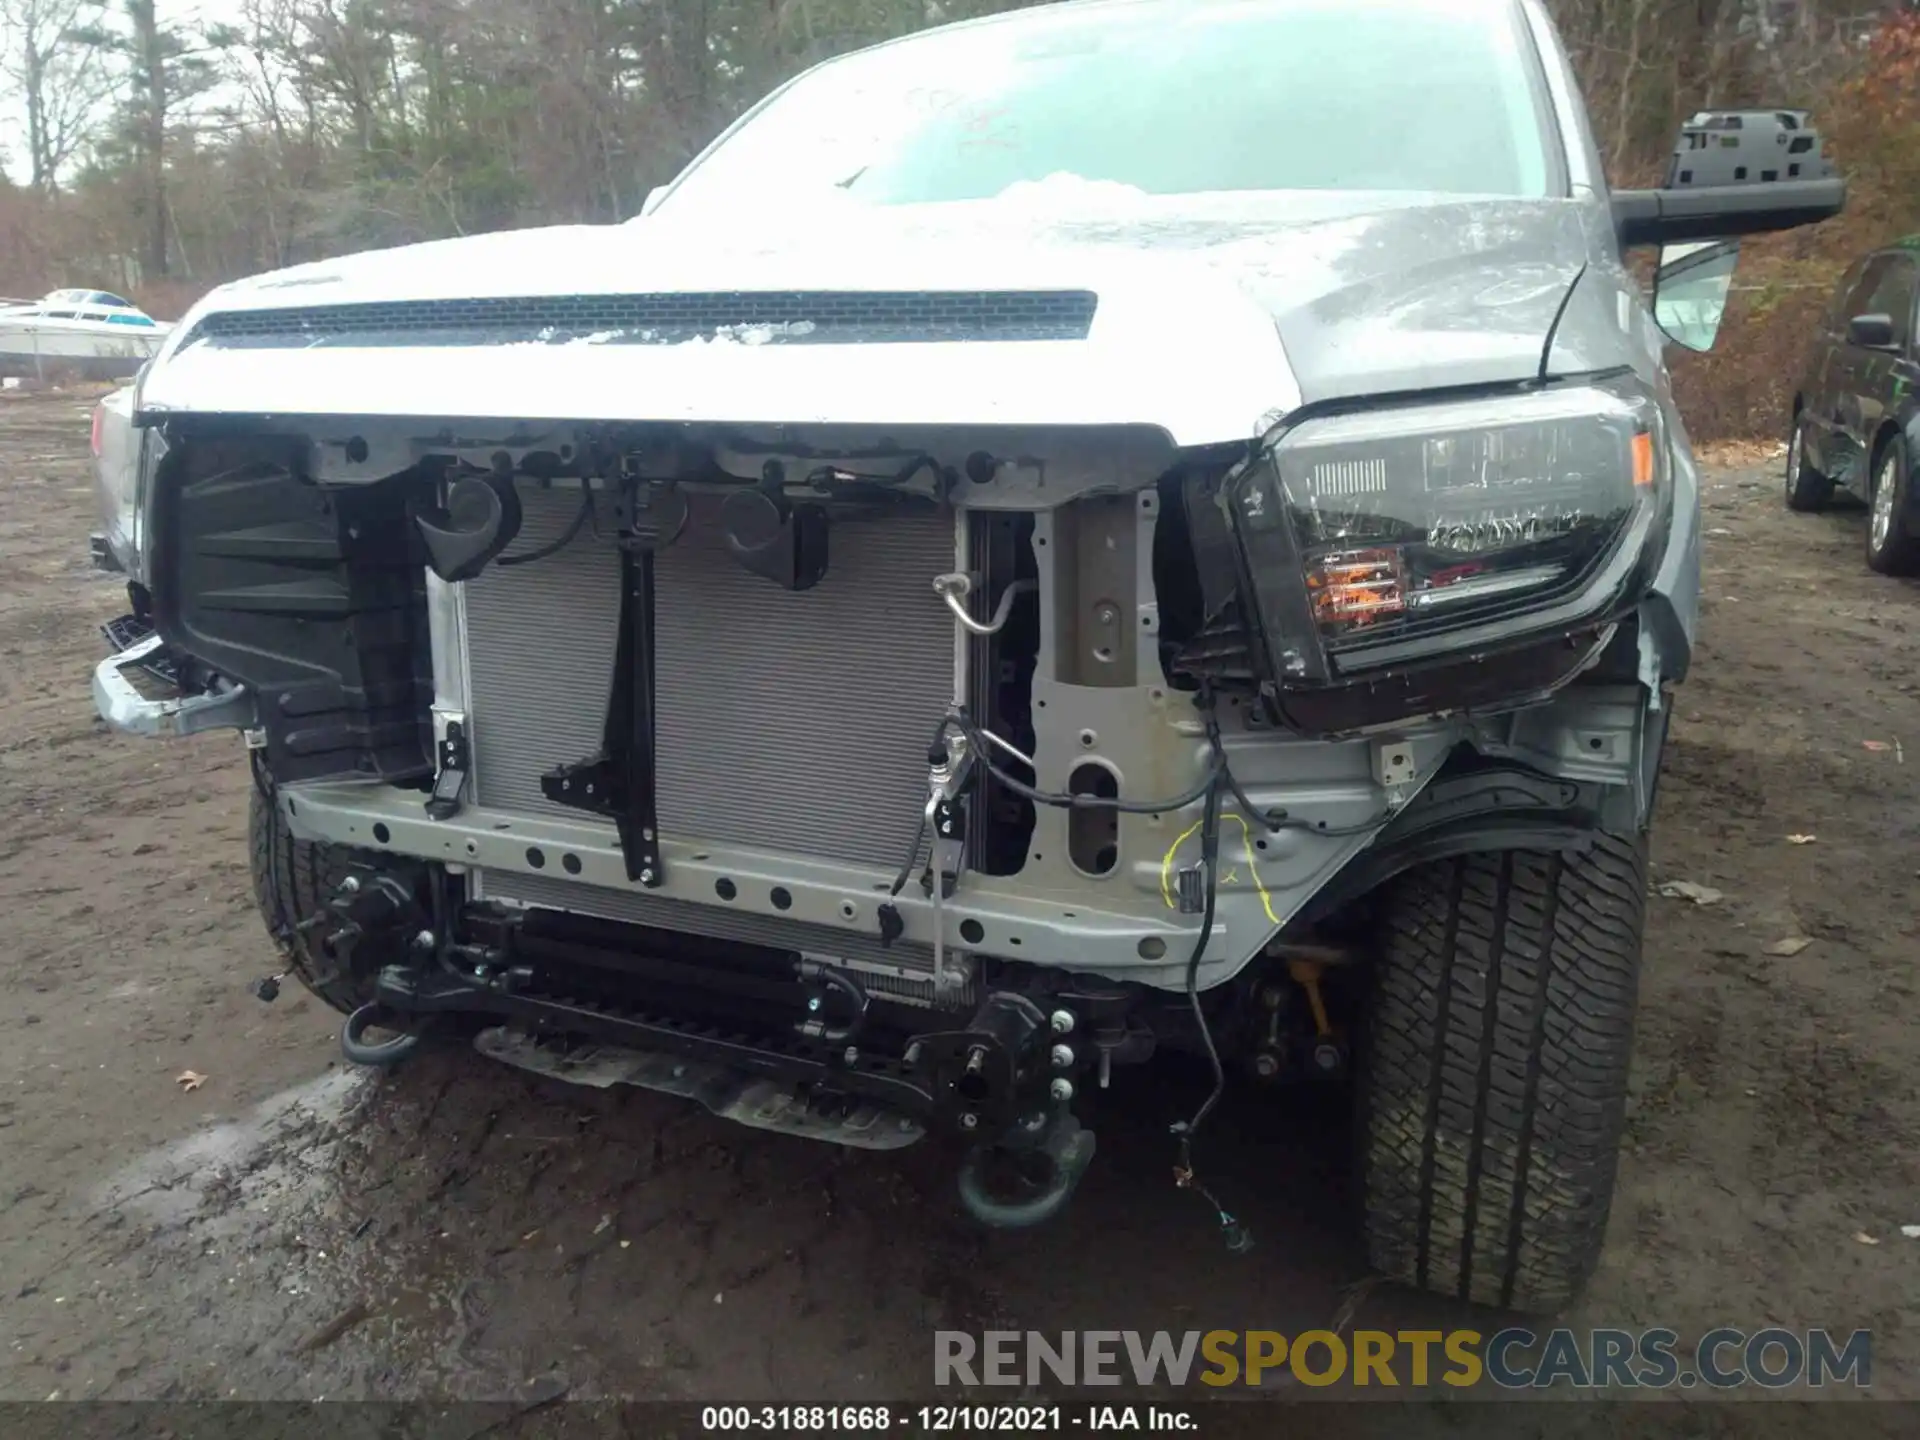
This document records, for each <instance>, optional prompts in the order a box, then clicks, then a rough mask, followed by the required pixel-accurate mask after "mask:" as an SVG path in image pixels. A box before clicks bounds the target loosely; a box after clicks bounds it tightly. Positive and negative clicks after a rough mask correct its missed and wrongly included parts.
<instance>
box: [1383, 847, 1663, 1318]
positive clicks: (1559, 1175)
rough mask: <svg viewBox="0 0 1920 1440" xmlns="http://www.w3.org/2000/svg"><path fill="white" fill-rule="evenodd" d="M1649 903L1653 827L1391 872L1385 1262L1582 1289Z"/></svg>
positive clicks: (1410, 1277)
mask: <svg viewBox="0 0 1920 1440" xmlns="http://www.w3.org/2000/svg"><path fill="white" fill-rule="evenodd" d="M1645 911H1646V845H1645V840H1644V838H1641V839H1637V840H1627V839H1622V838H1618V837H1614V836H1606V835H1597V836H1595V837H1594V839H1593V843H1592V846H1591V847H1590V848H1589V849H1588V850H1586V851H1584V852H1579V853H1570V854H1561V853H1557V852H1545V851H1541V852H1536V851H1528V850H1513V851H1505V852H1492V853H1486V854H1472V855H1466V856H1461V857H1458V858H1455V859H1449V860H1443V861H1439V862H1435V863H1434V864H1431V865H1427V866H1423V867H1420V868H1419V869H1416V870H1414V871H1411V872H1409V873H1408V874H1406V875H1405V876H1402V877H1401V878H1400V880H1398V881H1397V882H1396V883H1395V885H1394V886H1393V888H1392V889H1391V890H1390V891H1389V893H1388V895H1387V899H1386V910H1385V916H1384V921H1385V923H1384V927H1383V930H1384V935H1383V942H1384V943H1383V945H1382V950H1381V954H1380V959H1379V966H1378V970H1377V973H1376V977H1375V989H1374V995H1373V999H1372V1006H1371V1009H1370V1012H1369V1014H1368V1017H1367V1025H1366V1031H1365V1036H1364V1038H1363V1043H1362V1050H1361V1055H1360V1081H1361V1093H1360V1105H1361V1113H1360V1119H1361V1135H1360V1144H1361V1176H1362V1188H1363V1191H1364V1203H1365V1214H1366V1228H1367V1240H1368V1249H1369V1252H1370V1258H1371V1260H1372V1263H1373V1265H1374V1268H1375V1269H1377V1270H1378V1271H1380V1272H1381V1273H1383V1274H1385V1275H1387V1276H1389V1277H1391V1278H1394V1279H1398V1280H1403V1281H1406V1282H1408V1283H1410V1284H1414V1285H1418V1286H1421V1287H1423V1288H1426V1289H1431V1290H1435V1291H1439V1292H1441V1293H1443V1294H1447V1295H1451V1296H1457V1297H1459V1298H1461V1299H1464V1300H1471V1301H1475V1302H1478V1303H1482V1304H1489V1305H1502V1306H1508V1307H1512V1308H1517V1309H1521V1310H1527V1311H1533V1312H1550V1311H1557V1310H1559V1309H1562V1308H1564V1307H1565V1306H1566V1305H1567V1304H1569V1303H1570V1302H1571V1301H1572V1300H1573V1299H1574V1298H1575V1297H1576V1296H1577V1295H1578V1293H1579V1291H1580V1288H1581V1286H1582V1285H1584V1283H1585V1282H1586V1279H1587V1277H1588V1276H1589V1275H1590V1274H1591V1273H1592V1270H1593V1267H1594V1265H1595V1263H1596V1262H1597V1260H1598V1258H1599V1253H1600V1246H1601V1242H1602V1240H1603V1238H1604V1233H1605V1230H1606V1222H1607V1211H1608V1206H1609V1203H1610V1201H1611V1198H1612V1192H1613V1181H1614V1174H1615V1170H1616V1166H1617V1163H1618V1161H1617V1150H1618V1144H1619V1139H1620V1132H1621V1128H1622V1126H1623V1124H1624V1120H1625V1110H1626V1078H1627V1063H1628V1059H1629V1057H1630V1054H1631V1048H1632V1038H1633V1015H1634V1004H1635V993H1636V990H1637V986H1638V977H1639V965H1640V936H1641V929H1642V925H1643V922H1644V918H1645Z"/></svg>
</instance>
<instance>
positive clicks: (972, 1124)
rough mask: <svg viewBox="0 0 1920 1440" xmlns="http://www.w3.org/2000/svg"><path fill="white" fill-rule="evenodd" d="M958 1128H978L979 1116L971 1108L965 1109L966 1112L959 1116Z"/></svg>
mask: <svg viewBox="0 0 1920 1440" xmlns="http://www.w3.org/2000/svg"><path fill="white" fill-rule="evenodd" d="M960 1128H961V1129H962V1130H978V1129H979V1128H980V1117H979V1116H978V1115H976V1114H974V1113H973V1112H972V1111H971V1110H969V1111H967V1113H966V1114H964V1115H962V1116H961V1117H960Z"/></svg>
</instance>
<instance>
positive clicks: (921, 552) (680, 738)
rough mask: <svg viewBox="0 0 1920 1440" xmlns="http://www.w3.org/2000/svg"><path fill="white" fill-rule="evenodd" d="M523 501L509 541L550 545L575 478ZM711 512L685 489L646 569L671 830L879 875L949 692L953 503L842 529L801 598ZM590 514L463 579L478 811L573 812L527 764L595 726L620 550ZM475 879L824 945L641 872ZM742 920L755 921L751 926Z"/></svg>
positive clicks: (707, 927) (632, 913) (515, 890)
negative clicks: (555, 544)
mask: <svg viewBox="0 0 1920 1440" xmlns="http://www.w3.org/2000/svg"><path fill="white" fill-rule="evenodd" d="M522 504H523V510H524V520H523V523H522V527H521V532H520V537H519V539H518V540H516V541H515V542H514V544H513V545H512V546H511V547H509V553H510V554H511V553H516V552H518V553H524V552H525V551H528V550H531V549H534V548H535V547H537V546H540V545H543V544H545V543H548V542H549V541H551V540H553V539H557V538H558V537H559V536H560V535H561V534H562V533H563V532H564V531H565V529H566V527H567V526H568V524H569V523H570V522H571V521H572V520H573V519H574V517H575V515H576V514H577V512H578V509H579V506H580V492H579V491H578V490H575V489H552V490H532V489H531V488H528V489H525V490H523V493H522ZM599 508H600V509H601V510H603V511H604V510H606V509H607V508H608V507H606V506H604V505H602V506H600V507H599ZM712 516H713V506H712V505H711V504H709V503H704V497H699V498H696V501H695V507H694V515H693V520H692V523H691V524H690V525H689V527H688V530H687V533H686V534H684V535H683V536H682V537H681V538H680V540H679V541H678V542H677V543H676V544H674V545H672V546H670V547H669V548H668V549H666V550H664V551H662V552H661V553H660V554H659V556H658V557H657V559H656V562H655V579H654V585H655V620H654V644H655V656H656V659H655V676H656V684H655V689H656V695H657V710H658V715H657V729H656V764H657V772H658V773H657V813H658V816H659V821H660V832H661V835H662V838H663V839H665V840H667V841H669V842H686V843H690V844H696V845H697V844H713V845H741V846H750V847H752V848H754V849H759V850H770V851H776V852H777V851H782V850H787V851H792V852H795V853H798V854H804V855H806V856H809V857H813V858H818V859H828V860H842V861H848V862H855V863H861V864H866V865H872V866H876V867H883V868H885V869H887V870H892V869H893V868H895V867H896V866H898V865H899V864H900V863H901V861H902V860H903V859H904V858H905V856H906V851H907V847H908V845H909V844H910V843H911V842H912V839H913V834H914V829H915V827H916V824H917V822H918V818H919V814H920V810H921V808H922V806H923V805H924V804H925V799H926V743H927V738H928V736H929V734H930V733H931V731H932V727H933V725H934V723H935V721H937V720H938V718H939V716H940V714H941V712H942V711H943V710H944V709H945V708H946V706H947V704H948V703H949V701H950V699H951V695H952V687H953V654H954V634H953V622H952V618H951V616H950V615H949V614H948V612H947V610H946V609H945V607H944V605H943V604H942V602H941V600H940V598H939V597H938V596H937V595H936V594H935V593H934V591H933V586H932V581H933V577H934V576H935V575H938V574H941V573H943V572H946V571H949V570H952V569H953V568H954V522H953V518H952V516H951V515H950V514H932V513H919V512H906V511H902V512H899V513H890V514H886V515H884V516H882V517H880V518H876V519H871V520H861V521H857V522H846V523H836V525H835V526H834V529H833V532H832V536H831V542H830V552H829V553H830V558H829V564H828V570H827V575H826V577H825V578H824V579H823V580H822V581H821V582H820V583H819V584H818V585H817V586H815V587H814V588H813V589H811V590H805V591H799V592H793V591H787V590H783V589H781V588H780V587H779V586H777V585H775V584H774V583H773V582H772V581H769V580H767V579H764V578H763V577H761V576H759V575H755V574H753V573H751V572H749V571H748V570H746V569H745V568H744V567H743V566H741V565H740V564H739V563H738V562H736V561H735V560H734V559H733V558H732V556H731V555H729V554H728V553H727V551H726V549H725V547H724V542H723V540H722V538H721V536H720V533H719V531H718V529H717V527H716V526H715V525H714V524H713V523H712ZM601 526H602V529H603V530H604V531H605V532H606V533H604V534H595V533H594V531H593V529H592V528H591V527H588V528H586V529H583V531H582V533H581V534H580V536H579V537H578V538H577V539H576V540H575V541H574V542H573V543H572V544H571V545H569V546H568V547H567V548H566V549H564V550H562V551H561V552H560V553H559V554H557V555H554V556H552V557H550V558H548V559H544V560H538V561H535V562H534V563H532V564H529V565H524V566H515V567H511V568H506V569H503V568H501V567H500V566H498V565H494V566H491V567H489V568H488V569H487V570H486V572H485V573H484V574H482V575H481V576H480V577H479V578H477V579H475V580H472V581H469V582H467V586H466V616H467V660H468V683H469V689H470V694H469V708H470V715H471V720H472V735H473V750H474V758H473V764H474V770H473V784H474V793H475V797H476V799H477V800H478V801H479V802H480V803H482V804H484V805H487V806H490V807H497V808H500V809H504V810H509V811H518V812H522V813H542V814H563V815H567V816H570V817H571V818H574V819H579V818H580V817H581V812H579V811H574V810H568V809H566V808H564V807H561V806H556V805H554V804H552V803H551V802H550V801H548V800H547V799H546V797H545V796H543V795H542V794H541V793H540V775H541V774H542V772H544V771H546V770H548V769H550V768H552V767H553V766H554V765H557V764H563V763H567V762H571V761H576V760H581V759H584V758H586V757H587V756H588V755H590V754H592V753H593V752H594V751H596V750H597V749H599V748H600V744H601V740H602V731H603V726H604V723H605V717H606V706H607V698H608V693H609V687H610V684H611V681H612V678H613V677H612V666H613V658H614V647H615V644H616V642H617V640H618V628H619V616H620V595H619V585H620V561H619V551H618V549H617V548H616V547H615V545H614V543H613V539H612V533H611V526H610V523H609V522H607V521H602V522H601ZM612 828H613V827H612V824H611V822H609V823H608V830H609V833H611V831H612ZM483 883H484V891H485V893H486V894H487V895H488V896H490V897H492V898H495V899H503V900H514V899H519V900H521V901H522V902H523V903H532V904H545V905H555V904H564V905H565V906H566V908H570V909H576V910H582V911H587V912H590V913H599V914H605V915H609V916H612V917H615V918H620V919H627V920H633V921H636V922H639V923H643V924H655V925H659V926H662V927H663V928H669V929H675V930H685V931H694V932H696V933H704V934H713V935H718V936H722V937H724V938H736V939H742V940H747V939H756V940H759V941H760V943H768V944H784V945H789V946H792V947H793V948H805V949H813V948H814V947H815V945H817V944H818V941H819V938H820V937H815V936H813V935H810V934H802V933H800V932H802V931H803V930H810V929H811V928H812V927H802V926H798V925H794V924H791V923H789V922H783V921H780V920H777V919H773V918H770V917H757V916H749V915H747V914H744V913H737V912H732V911H729V910H727V909H725V908H724V907H721V906H715V905H708V904H689V903H687V902H685V901H679V902H675V901H669V900H664V899H662V898H659V897H656V896H653V895H651V894H648V893H647V892H644V891H641V890H640V889H639V888H638V887H635V889H634V890H633V891H632V892H631V893H629V892H626V891H615V890H609V891H604V892H602V891H600V890H598V888H597V887H592V886H587V885H583V884H579V883H577V882H575V883H566V882H561V881H559V880H557V879H555V880H551V881H548V880H546V879H545V878H544V877H532V876H519V875H513V874H509V873H505V872H489V873H488V874H487V876H486V877H485V879H484V882H483ZM743 925H744V926H746V928H748V929H751V930H753V931H755V932H763V933H756V934H755V935H752V936H749V935H747V934H743V933H741V930H742V926H743ZM789 932H791V933H789ZM781 936H784V937H785V938H779V937H781ZM856 939H857V937H853V936H843V937H841V940H842V943H843V944H845V943H848V942H852V941H854V940H856ZM808 942H812V943H808ZM906 948H907V947H904V946H896V947H894V948H893V950H892V951H890V952H888V953H889V954H890V956H891V957H892V958H893V961H894V963H900V962H901V961H902V960H906V961H907V962H908V963H913V961H912V960H911V959H910V958H909V957H908V956H907V955H904V954H902V951H903V950H905V949H906Z"/></svg>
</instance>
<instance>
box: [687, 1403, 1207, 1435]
mask: <svg viewBox="0 0 1920 1440" xmlns="http://www.w3.org/2000/svg"><path fill="white" fill-rule="evenodd" d="M700 1428H701V1429H702V1430H704V1431H707V1432H709V1433H713V1434H728V1433H733V1434H753V1433H761V1434H783V1433H784V1434H829V1435H855V1434H883V1433H887V1432H889V1431H891V1432H895V1433H899V1434H906V1435H945V1434H957V1433H964V1434H976V1435H1013V1434H1021V1433H1027V1432H1032V1433H1036V1434H1060V1433H1068V1434H1070V1433H1073V1432H1075V1431H1082V1432H1087V1433H1104V1432H1124V1431H1139V1432H1159V1433H1162V1434H1182V1433H1184V1434H1193V1433H1195V1432H1197V1431H1198V1430H1199V1428H1200V1427H1199V1423H1198V1422H1197V1421H1196V1420H1195V1418H1194V1416H1193V1413H1192V1411H1190V1410H1187V1409H1183V1408H1181V1407H1179V1406H1165V1405H918V1406H913V1407H906V1406H890V1405H707V1406H703V1407H702V1408H701V1411H700Z"/></svg>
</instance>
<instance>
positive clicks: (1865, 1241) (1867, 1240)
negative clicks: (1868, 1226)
mask: <svg viewBox="0 0 1920 1440" xmlns="http://www.w3.org/2000/svg"><path fill="white" fill-rule="evenodd" d="M1853 1238H1854V1239H1856V1240H1858V1241H1859V1242H1860V1243H1861V1244H1862V1245H1878V1244H1879V1243H1880V1242H1879V1241H1878V1240H1876V1239H1874V1238H1873V1236H1871V1235H1869V1234H1867V1232H1866V1231H1864V1230H1856V1231H1854V1232H1853Z"/></svg>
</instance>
